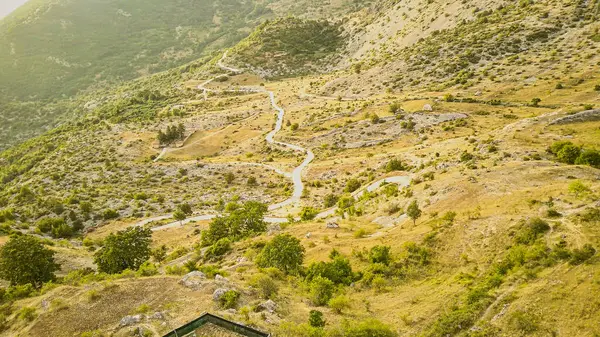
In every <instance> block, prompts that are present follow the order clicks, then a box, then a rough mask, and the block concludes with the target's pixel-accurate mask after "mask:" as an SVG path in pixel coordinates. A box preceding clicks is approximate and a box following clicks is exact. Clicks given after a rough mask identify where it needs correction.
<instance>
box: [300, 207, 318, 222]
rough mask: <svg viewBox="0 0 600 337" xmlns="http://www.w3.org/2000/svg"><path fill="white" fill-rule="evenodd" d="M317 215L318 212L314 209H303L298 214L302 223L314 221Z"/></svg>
mask: <svg viewBox="0 0 600 337" xmlns="http://www.w3.org/2000/svg"><path fill="white" fill-rule="evenodd" d="M317 214H319V210H317V209H315V208H314V207H304V208H303V209H302V211H301V212H300V219H301V220H302V221H309V220H312V219H314V218H315V217H316V216H317Z"/></svg>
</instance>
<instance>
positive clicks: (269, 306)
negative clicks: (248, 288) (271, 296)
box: [256, 300, 277, 314]
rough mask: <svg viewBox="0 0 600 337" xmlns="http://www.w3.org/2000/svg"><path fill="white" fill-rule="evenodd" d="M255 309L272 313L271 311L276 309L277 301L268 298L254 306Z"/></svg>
mask: <svg viewBox="0 0 600 337" xmlns="http://www.w3.org/2000/svg"><path fill="white" fill-rule="evenodd" d="M256 310H257V311H258V312H260V311H266V312H268V313H271V314H272V313H274V312H275V310H277V303H275V302H273V301H271V300H268V301H266V302H263V303H261V304H259V305H257V306H256Z"/></svg>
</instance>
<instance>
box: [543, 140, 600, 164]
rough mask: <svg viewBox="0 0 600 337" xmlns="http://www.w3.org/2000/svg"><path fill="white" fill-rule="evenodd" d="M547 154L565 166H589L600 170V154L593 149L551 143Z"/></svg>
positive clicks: (567, 142)
mask: <svg viewBox="0 0 600 337" xmlns="http://www.w3.org/2000/svg"><path fill="white" fill-rule="evenodd" d="M548 152H550V153H552V154H553V155H555V156H556V159H557V160H558V161H560V162H561V163H565V164H571V165H572V164H577V165H589V166H592V167H595V168H600V152H599V151H597V150H595V149H584V150H582V148H581V147H580V146H576V145H574V144H573V143H572V142H569V141H559V142H555V143H553V144H552V145H551V146H550V147H549V148H548Z"/></svg>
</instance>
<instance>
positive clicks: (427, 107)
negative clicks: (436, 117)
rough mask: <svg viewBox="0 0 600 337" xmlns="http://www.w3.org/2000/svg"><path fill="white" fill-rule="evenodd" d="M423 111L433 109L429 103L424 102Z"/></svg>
mask: <svg viewBox="0 0 600 337" xmlns="http://www.w3.org/2000/svg"><path fill="white" fill-rule="evenodd" d="M423 111H433V107H432V106H431V104H425V105H423Z"/></svg>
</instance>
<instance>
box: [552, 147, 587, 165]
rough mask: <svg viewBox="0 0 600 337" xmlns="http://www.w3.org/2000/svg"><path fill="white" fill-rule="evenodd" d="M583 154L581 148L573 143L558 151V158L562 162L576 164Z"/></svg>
mask: <svg viewBox="0 0 600 337" xmlns="http://www.w3.org/2000/svg"><path fill="white" fill-rule="evenodd" d="M580 154H581V148H580V147H578V146H575V145H572V144H567V145H565V146H563V147H562V148H561V149H560V150H559V151H558V152H557V153H556V158H557V159H558V161H560V162H561V163H566V164H575V161H576V160H577V158H578V157H579V155H580Z"/></svg>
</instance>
